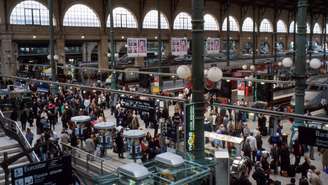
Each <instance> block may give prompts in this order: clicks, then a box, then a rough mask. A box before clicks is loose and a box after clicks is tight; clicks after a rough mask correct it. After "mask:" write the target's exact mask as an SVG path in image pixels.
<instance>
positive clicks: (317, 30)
mask: <svg viewBox="0 0 328 185" xmlns="http://www.w3.org/2000/svg"><path fill="white" fill-rule="evenodd" d="M313 33H314V34H321V33H322V31H321V26H320V25H319V23H315V24H314V27H313Z"/></svg>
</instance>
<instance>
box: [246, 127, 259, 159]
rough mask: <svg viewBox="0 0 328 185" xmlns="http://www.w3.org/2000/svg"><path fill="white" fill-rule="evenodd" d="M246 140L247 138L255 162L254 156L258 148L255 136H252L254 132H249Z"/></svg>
mask: <svg viewBox="0 0 328 185" xmlns="http://www.w3.org/2000/svg"><path fill="white" fill-rule="evenodd" d="M247 140H249V144H250V146H251V150H252V161H253V163H255V161H256V160H255V158H256V152H257V150H258V148H257V146H256V143H257V142H256V138H255V137H254V133H253V132H251V133H250V135H249V136H248V137H247Z"/></svg>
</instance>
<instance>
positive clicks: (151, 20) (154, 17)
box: [142, 10, 169, 29]
mask: <svg viewBox="0 0 328 185" xmlns="http://www.w3.org/2000/svg"><path fill="white" fill-rule="evenodd" d="M142 27H143V28H148V29H157V28H158V11H157V10H150V11H149V12H148V13H147V14H146V16H145V18H144V20H143V23H142ZM161 29H169V23H168V20H167V18H166V17H165V15H164V14H163V13H161Z"/></svg>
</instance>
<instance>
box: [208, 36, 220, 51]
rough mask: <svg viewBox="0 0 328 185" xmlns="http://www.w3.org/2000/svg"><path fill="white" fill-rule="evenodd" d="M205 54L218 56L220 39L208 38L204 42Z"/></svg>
mask: <svg viewBox="0 0 328 185" xmlns="http://www.w3.org/2000/svg"><path fill="white" fill-rule="evenodd" d="M206 51H207V54H219V53H220V39H219V38H208V39H207V41H206Z"/></svg>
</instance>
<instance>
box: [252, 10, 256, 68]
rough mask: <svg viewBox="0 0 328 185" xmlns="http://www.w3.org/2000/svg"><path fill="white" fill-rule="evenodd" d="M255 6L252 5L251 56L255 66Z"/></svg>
mask: <svg viewBox="0 0 328 185" xmlns="http://www.w3.org/2000/svg"><path fill="white" fill-rule="evenodd" d="M255 20H256V19H255V5H253V36H252V37H253V47H252V49H253V54H252V56H253V57H252V63H253V65H255V57H256V22H255Z"/></svg>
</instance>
